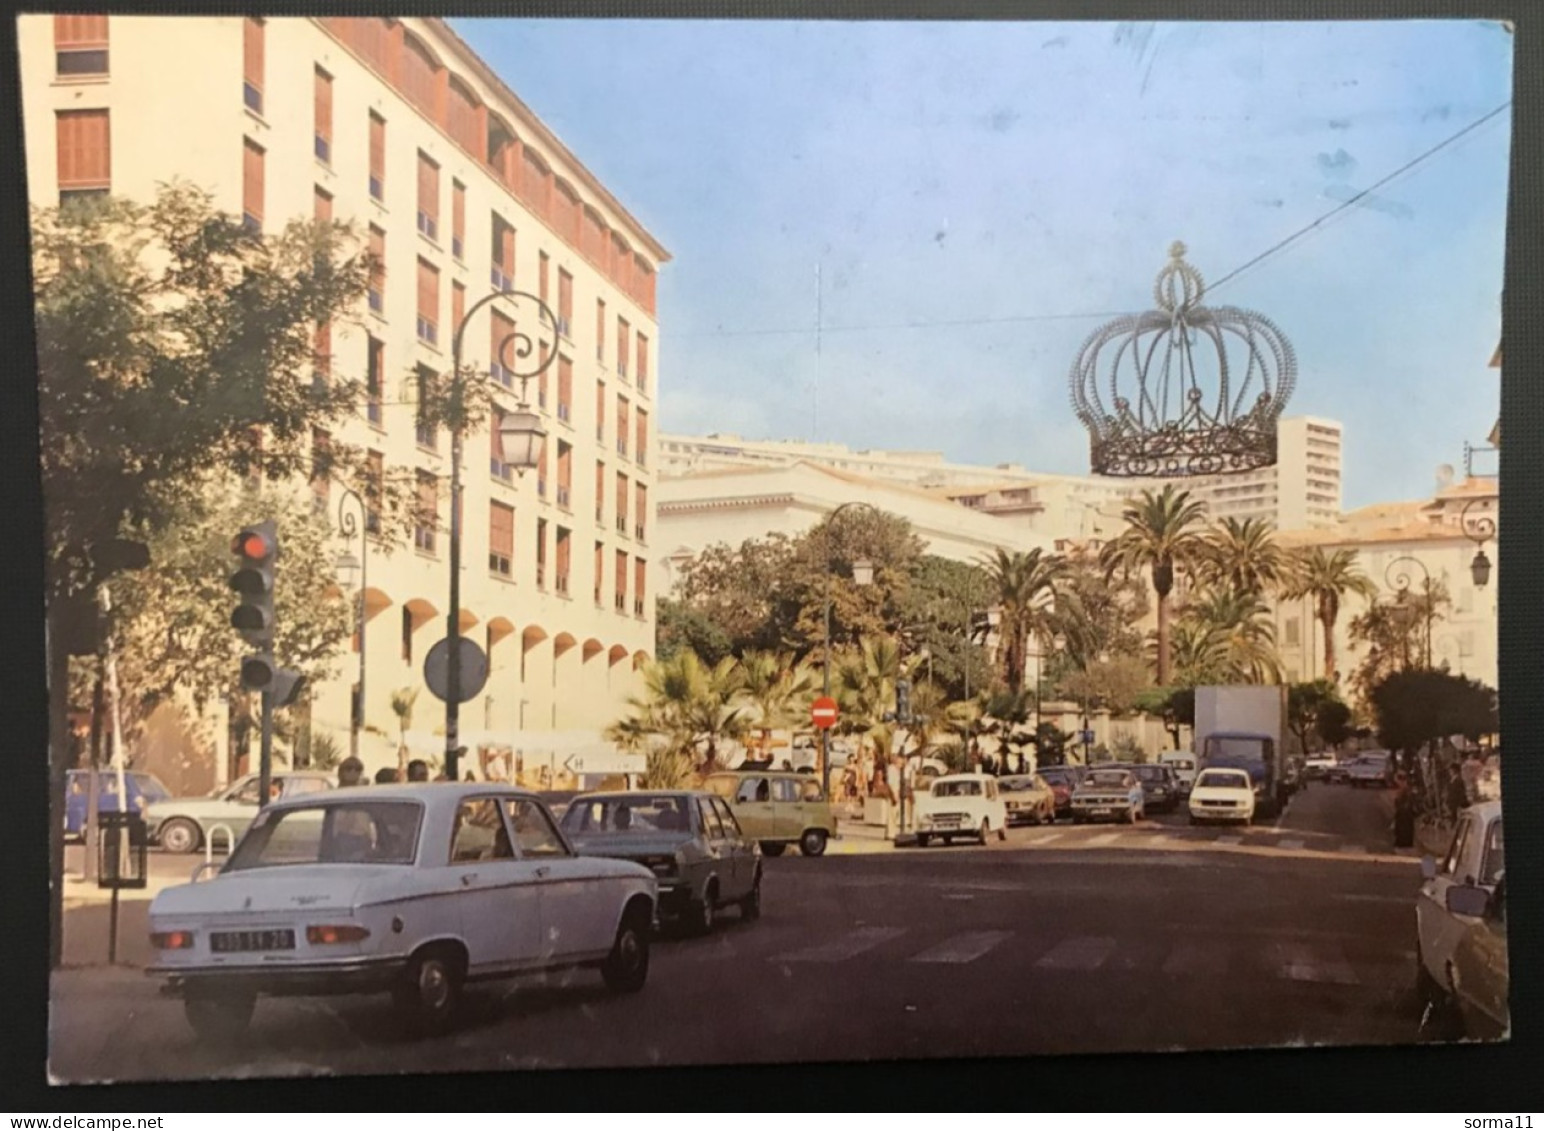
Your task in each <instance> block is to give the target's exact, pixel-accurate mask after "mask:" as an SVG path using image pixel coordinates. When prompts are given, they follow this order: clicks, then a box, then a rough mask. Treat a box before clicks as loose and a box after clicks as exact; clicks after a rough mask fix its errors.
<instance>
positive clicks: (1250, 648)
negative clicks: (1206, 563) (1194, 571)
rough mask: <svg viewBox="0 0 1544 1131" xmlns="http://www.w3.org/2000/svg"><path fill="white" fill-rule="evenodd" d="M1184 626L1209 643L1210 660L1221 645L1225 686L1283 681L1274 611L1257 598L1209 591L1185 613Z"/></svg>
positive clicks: (1243, 592) (1221, 591) (1246, 594)
mask: <svg viewBox="0 0 1544 1131" xmlns="http://www.w3.org/2000/svg"><path fill="white" fill-rule="evenodd" d="M1182 622H1183V623H1185V624H1188V625H1191V626H1192V627H1193V628H1194V630H1195V632H1196V639H1197V640H1198V641H1200V640H1206V641H1207V642H1208V643H1207V644H1206V648H1207V649H1208V651H1207V655H1208V656H1210V655H1211V650H1212V649H1213V648H1215V647H1216V646H1218V645H1220V648H1221V656H1220V660H1221V669H1222V670H1221V674H1222V676H1223V680H1222V682H1225V683H1272V682H1276V681H1278V680H1279V679H1280V678H1281V660H1280V658H1279V656H1278V655H1277V652H1276V628H1275V625H1274V624H1273V623H1272V620H1271V610H1270V607H1269V606H1268V605H1266V603H1265V602H1264V601H1263V600H1262V599H1261V598H1260V597H1259V596H1258V595H1257V594H1255V593H1252V592H1247V591H1245V590H1232V589H1209V590H1206V591H1204V592H1203V593H1202V595H1201V597H1200V599H1199V600H1197V601H1195V602H1193V603H1192V604H1190V605H1189V607H1187V608H1186V609H1185V612H1184V614H1183V616H1182ZM1204 666H1210V661H1208V663H1207V664H1206V665H1204Z"/></svg>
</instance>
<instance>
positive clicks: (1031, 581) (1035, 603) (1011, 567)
mask: <svg viewBox="0 0 1544 1131" xmlns="http://www.w3.org/2000/svg"><path fill="white" fill-rule="evenodd" d="M986 570H987V575H988V577H989V578H990V581H991V586H992V596H993V599H994V602H995V603H996V605H997V607H998V608H999V609H1000V610H1001V614H1002V618H1001V620H1000V622H999V624H998V632H999V634H1000V635H1001V637H1002V641H1003V646H1002V663H1003V668H1002V676H1003V682H1004V683H1005V684H1006V685H1007V687H1008V690H1009V691H1014V692H1017V691H1022V690H1023V688H1024V668H1025V664H1026V662H1027V661H1028V658H1029V640H1030V637H1035V638H1037V639H1039V640H1041V641H1042V642H1044V643H1046V644H1049V643H1050V642H1051V641H1052V640H1053V639H1054V638H1055V637H1056V635H1057V633H1058V632H1059V631H1060V629H1061V627H1062V625H1063V624H1064V623H1065V619H1066V615H1067V614H1066V611H1065V609H1061V610H1059V609H1058V602H1063V603H1065V602H1067V601H1068V600H1070V598H1069V597H1068V595H1067V593H1066V589H1065V586H1066V580H1067V576H1068V572H1069V571H1068V567H1067V563H1066V562H1065V561H1064V560H1063V559H1062V558H1059V557H1057V556H1056V555H1055V554H1045V553H1042V552H1041V551H1040V549H1039V548H1038V547H1037V548H1035V549H1033V550H1022V551H1014V552H1012V553H1010V552H1009V551H1007V550H1003V549H999V550H998V551H997V553H996V554H995V555H994V556H993V557H992V558H991V559H990V560H989V561H988V562H987V563H986Z"/></svg>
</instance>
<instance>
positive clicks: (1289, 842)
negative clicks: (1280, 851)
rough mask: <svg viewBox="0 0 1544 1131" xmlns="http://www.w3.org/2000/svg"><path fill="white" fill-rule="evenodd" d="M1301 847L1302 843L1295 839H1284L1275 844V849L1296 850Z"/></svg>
mask: <svg viewBox="0 0 1544 1131" xmlns="http://www.w3.org/2000/svg"><path fill="white" fill-rule="evenodd" d="M1303 845H1304V842H1303V841H1301V840H1298V839H1297V838H1296V837H1286V838H1284V839H1282V840H1279V841H1277V842H1276V847H1277V848H1293V849H1296V848H1302V847H1303Z"/></svg>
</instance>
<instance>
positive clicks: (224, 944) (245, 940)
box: [209, 930, 295, 954]
mask: <svg viewBox="0 0 1544 1131" xmlns="http://www.w3.org/2000/svg"><path fill="white" fill-rule="evenodd" d="M209 949H210V950H211V951H213V952H214V953H215V954H240V953H250V952H252V951H258V950H294V949H295V932H294V931H290V930H273V931H216V932H214V933H213V934H211V935H210V936H209Z"/></svg>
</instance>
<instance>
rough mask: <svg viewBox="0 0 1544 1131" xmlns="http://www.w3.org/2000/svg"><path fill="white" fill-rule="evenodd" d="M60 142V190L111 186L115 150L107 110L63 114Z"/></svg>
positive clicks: (59, 135)
mask: <svg viewBox="0 0 1544 1131" xmlns="http://www.w3.org/2000/svg"><path fill="white" fill-rule="evenodd" d="M57 139H58V146H59V157H58V160H59V187H60V188H61V189H105V188H109V187H110V186H111V183H112V182H111V175H110V174H111V169H112V147H111V144H110V133H109V129H108V116H107V111H106V110H61V111H60V112H59V117H58V126H57Z"/></svg>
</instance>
